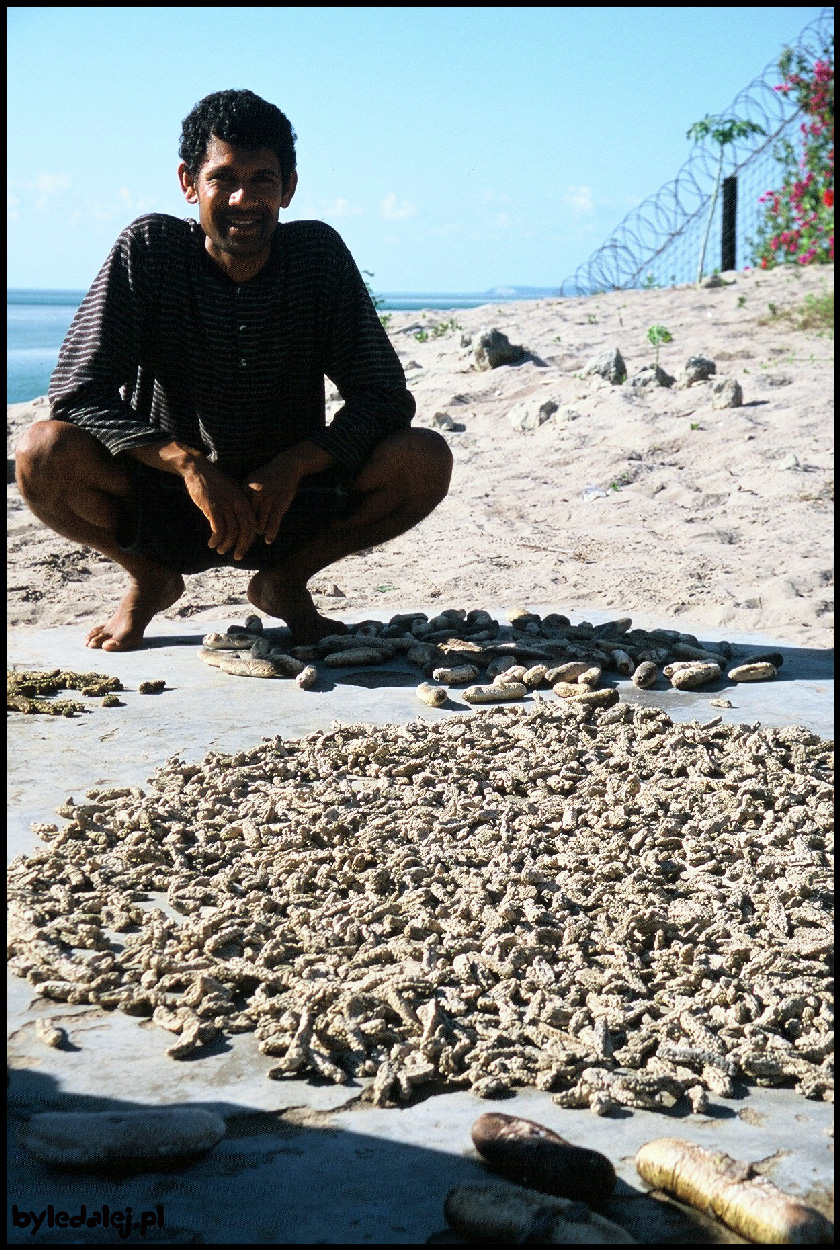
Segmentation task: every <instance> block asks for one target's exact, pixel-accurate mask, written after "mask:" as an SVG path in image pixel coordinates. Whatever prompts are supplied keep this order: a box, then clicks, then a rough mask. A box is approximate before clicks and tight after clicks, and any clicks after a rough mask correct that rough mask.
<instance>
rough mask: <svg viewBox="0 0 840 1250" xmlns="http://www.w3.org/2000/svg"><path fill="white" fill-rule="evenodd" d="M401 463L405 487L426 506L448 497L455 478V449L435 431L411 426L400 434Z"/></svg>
mask: <svg viewBox="0 0 840 1250" xmlns="http://www.w3.org/2000/svg"><path fill="white" fill-rule="evenodd" d="M397 437H398V439H399V443H398V445H397V448H396V450H397V451H398V463H399V468H400V477H401V478H402V485H403V489H404V490H405V491H406V494H407V495H408V497H409V498H410V499H412V500H414V501H415V502H416V503H417V504H418V505H419V506H421V507H423V508H427V509H430V508H433V507H435V506H436V505H437V504H439V503H440V501H441V500H442V499H443V498H445V496H446V493H447V491H448V490H449V481H450V478H451V477H452V464H453V460H452V452H451V451H450V450H449V445H448V443H447V442H446V439H445V438H443V437H442V436H441V435H440V434H438V433H437V432H436V431H435V430H422V429H411V430H406V431H405V432H404V434H402V435H398V436H397Z"/></svg>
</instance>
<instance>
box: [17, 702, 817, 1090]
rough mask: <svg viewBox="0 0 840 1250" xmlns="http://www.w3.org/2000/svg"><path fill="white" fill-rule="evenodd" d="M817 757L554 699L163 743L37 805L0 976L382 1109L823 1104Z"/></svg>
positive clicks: (798, 742) (726, 730) (813, 750)
mask: <svg viewBox="0 0 840 1250" xmlns="http://www.w3.org/2000/svg"><path fill="white" fill-rule="evenodd" d="M832 767H833V754H832V752H831V749H830V744H827V743H825V742H824V741H822V740H820V739H819V738H818V737H816V735H814V734H811V733H809V732H808V731H806V730H804V729H801V728H785V729H762V728H759V727H757V726H749V725H734V726H733V725H724V724H721V723H718V722H716V721H712V722H710V723H708V724H706V725H701V724H698V723H697V722H694V723H691V724H679V725H678V724H673V723H672V722H671V720H670V719H669V718H668V716H666V715H665V714H664V713H663V712H661V711H659V710H657V709H653V708H641V709H633V708H631V707H629V706H627V705H624V704H620V705H618V706H614V707H612V708H610V709H608V710H600V709H595V708H592V707H587V706H585V705H580V704H579V702H578V701H576V700H570V701H566V702H561V703H557V704H554V703H552V704H548V703H545V702H544V703H541V704H537V705H536V706H535V707H532V708H530V709H528V710H526V709H523V708H493V709H487V710H482V711H479V712H476V713H474V714H472V715H468V716H466V717H465V718H458V719H455V718H446V719H444V720H441V721H438V722H436V723H431V724H430V723H428V722H425V721H416V722H413V723H411V724H408V725H404V726H399V727H397V726H386V727H384V728H377V727H373V726H367V725H345V726H338V725H336V726H334V727H333V728H332V729H331V730H330V731H329V732H325V733H315V734H311V735H309V736H308V737H307V738H304V739H303V740H301V741H294V742H293V741H288V742H284V741H281V740H280V739H279V738H278V739H274V740H272V741H269V740H266V741H264V742H263V743H262V744H261V745H260V746H258V747H256V748H254V749H253V750H250V751H246V752H243V753H241V754H239V755H236V756H232V757H225V756H220V755H217V754H210V755H208V756H207V757H206V759H205V760H204V762H203V764H202V765H186V764H184V763H183V762H182V761H180V760H178V759H172V760H170V761H169V762H168V763H167V764H166V765H165V766H164V767H163V768H161V769H160V770H159V771H158V772H157V773H156V774H155V775H154V777H153V778H152V779H151V781H150V788H149V790H148V791H147V792H145V793H144V792H143V791H141V790H140V789H137V788H134V789H122V790H119V789H118V790H108V791H99V790H92V791H89V792H88V795H87V797H86V800H85V801H84V802H79V803H74V802H73V801H72V800H71V799H68V801H67V804H66V805H64V806H63V807H61V808H60V809H58V810H59V813H60V815H61V816H63V817H64V818H65V819H66V821H67V822H68V823H66V824H65V825H63V826H62V828H61V829H58V828H57V827H56V826H55V825H40V826H36V830H37V831H38V832H39V833H40V836H41V838H42V839H43V840H44V841H45V842H46V846H45V847H44V848H43V849H40V850H38V851H37V852H36V853H35V854H34V855H32V856H30V857H20V858H18V859H17V860H15V861H14V863H13V864H12V866H11V870H10V898H11V901H12V936H11V963H12V968H13V970H14V971H15V972H16V973H17V975H19V976H25V977H27V978H28V980H29V982H30V983H31V984H32V985H33V986H34V987H35V988H36V989H37V991H38V993H39V994H41V995H43V996H44V997H46V998H48V999H52V1000H55V1001H58V1002H69V1003H90V1004H93V1005H96V1006H99V1007H100V1008H105V1009H107V1010H113V1009H119V1010H122V1011H125V1012H128V1013H129V1014H133V1015H137V1016H141V1017H151V1018H152V1020H153V1022H154V1023H155V1024H157V1025H159V1026H160V1027H161V1028H163V1029H168V1030H170V1031H171V1032H172V1033H173V1034H176V1035H177V1037H176V1039H175V1041H174V1044H173V1045H172V1046H171V1047H170V1049H169V1052H168V1053H169V1054H170V1055H171V1056H172V1057H173V1058H175V1059H177V1058H181V1057H183V1056H185V1055H188V1054H191V1053H193V1052H195V1051H196V1050H198V1049H199V1048H200V1047H202V1046H204V1045H206V1044H207V1043H209V1042H211V1041H212V1040H213V1039H215V1038H216V1037H218V1036H219V1035H220V1034H232V1033H237V1032H245V1031H254V1032H256V1035H257V1037H258V1039H259V1047H260V1050H261V1051H262V1052H263V1053H265V1054H267V1055H270V1056H272V1057H274V1058H275V1059H276V1063H275V1065H274V1067H273V1068H272V1069H271V1071H270V1073H269V1075H271V1076H273V1077H275V1078H282V1077H284V1076H286V1075H292V1074H298V1075H304V1074H307V1073H311V1074H320V1075H321V1076H326V1077H328V1078H329V1079H331V1080H333V1081H336V1082H350V1081H352V1080H353V1079H354V1078H365V1077H367V1078H373V1080H372V1082H369V1093H368V1096H369V1097H371V1098H373V1100H374V1101H375V1102H377V1103H379V1104H380V1105H388V1104H391V1103H394V1102H400V1101H407V1100H409V1099H411V1098H412V1097H413V1096H415V1091H421V1092H422V1091H423V1089H426V1090H433V1089H440V1088H443V1087H446V1086H452V1085H457V1086H464V1085H467V1086H470V1087H471V1088H472V1089H473V1090H474V1091H475V1092H476V1093H478V1094H481V1095H485V1096H493V1095H495V1094H499V1093H502V1092H503V1091H504V1090H506V1089H508V1088H510V1087H512V1086H536V1087H537V1088H540V1089H543V1090H551V1091H554V1094H555V1098H556V1101H558V1102H559V1103H560V1104H561V1105H563V1106H586V1105H589V1106H591V1107H592V1109H593V1110H594V1111H596V1112H598V1113H604V1112H606V1111H609V1110H610V1109H612V1108H613V1107H615V1106H616V1105H625V1106H632V1107H646V1108H654V1109H655V1108H660V1109H664V1108H667V1107H670V1106H673V1105H675V1103H676V1102H677V1101H679V1100H680V1099H681V1098H682V1097H683V1095H687V1096H688V1097H689V1098H690V1100H691V1103H692V1105H693V1106H694V1107H695V1109H698V1110H699V1109H702V1107H704V1106H705V1105H706V1101H707V1099H708V1095H709V1094H710V1093H711V1094H712V1095H715V1096H717V1097H727V1096H729V1095H731V1094H732V1093H733V1092H735V1087H736V1086H737V1084H738V1083H740V1082H742V1081H746V1082H748V1083H751V1082H755V1083H758V1084H763V1085H794V1086H795V1087H796V1089H797V1090H799V1091H800V1092H801V1093H803V1094H805V1095H806V1096H807V1097H810V1098H819V1099H828V1098H830V1097H831V1090H832V1088H833V1084H832V1075H831V1067H830V1056H831V1053H832V1049H833V1045H832V1043H833V1033H832V1023H831V1021H832V1014H831V988H830V981H829V969H828V964H827V957H828V955H829V952H830V950H831V948H832V940H833V934H832V928H831V913H830V910H829V908H830V889H831V873H832V859H831V854H832V841H831V832H830V831H831V829H832V806H831V796H832V790H831V780H832V772H831V770H832ZM157 891H164V892H166V897H167V901H168V904H169V909H171V911H172V912H173V913H174V914H167V913H166V912H164V911H163V910H161V908H160V907H158V906H154V905H153V904H154V900H153V899H150V897H149V896H150V893H154V892H157ZM115 934H118V935H119V938H118V940H117V941H116V942H115V941H114V938H115Z"/></svg>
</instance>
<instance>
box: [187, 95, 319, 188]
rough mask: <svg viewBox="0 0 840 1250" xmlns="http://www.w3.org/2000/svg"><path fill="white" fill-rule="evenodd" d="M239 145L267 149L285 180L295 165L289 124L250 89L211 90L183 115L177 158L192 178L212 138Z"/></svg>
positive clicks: (202, 161)
mask: <svg viewBox="0 0 840 1250" xmlns="http://www.w3.org/2000/svg"><path fill="white" fill-rule="evenodd" d="M214 136H215V138H217V139H221V140H222V141H223V142H224V143H229V144H231V145H236V146H239V147H243V148H249V149H251V150H253V149H254V148H270V149H271V151H272V152H274V153H275V154H276V156H277V159H278V161H279V162H280V172H281V174H282V175H283V181H284V182H286V181H287V179H288V178H289V175H290V174H291V173H292V171H293V170H294V168H295V139H296V138H297V135H296V134H295V132H294V130H293V129H292V123H291V122H290V121H289V119H288V117H286V115H285V113H281V112H280V110H279V108H278V107H277V105H276V104H269V102H268V100H263V99H262V98H261V97H260V96H258V95H255V94H254V92H253V91H214V92H213V94H212V95H206V96H205V97H204V99H203V100H199V102H198V104H196V105H195V107H194V108H193V109H192V112H191V113H190V114H189V115H188V116H187V117H185V118H184V121H183V124H182V126H181V143H180V146H179V148H178V152H179V155H180V157H181V160H182V161H183V162H184V164H185V165H186V167H187V169H188V170H189V172H190V174H191V175H192V177H193V178H194V177H195V176H196V175H197V174H198V171H199V170H200V169H201V167H202V165H203V164H204V162H205V160H206V159H207V147H208V144H209V143H210V140H211V138H212V137H214Z"/></svg>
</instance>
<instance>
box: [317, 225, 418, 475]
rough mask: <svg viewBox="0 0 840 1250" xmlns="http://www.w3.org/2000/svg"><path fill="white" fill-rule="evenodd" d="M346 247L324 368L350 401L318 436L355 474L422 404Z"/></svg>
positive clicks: (346, 469) (329, 322)
mask: <svg viewBox="0 0 840 1250" xmlns="http://www.w3.org/2000/svg"><path fill="white" fill-rule="evenodd" d="M341 247H342V250H343V251H344V255H345V263H344V265H343V266H342V269H341V272H340V274H339V276H338V280H337V283H336V288H335V290H334V292H333V299H332V300H331V306H330V309H329V314H328V318H327V335H326V343H325V358H324V372H325V374H326V375H327V377H329V378H330V379H331V381H333V382H334V383H335V385H336V386H337V387H338V390H339V393H340V395H341V398H342V399H343V400H344V404H343V407H341V408H340V409H339V410H338V412H337V413H336V414H335V416H334V418H333V420H332V422H331V423H330V425H329V426H328V427H327V428H326V429H325V430H323V432H320V433H317V434H314V435H313V436H312V442H314V443H317V444H318V446H319V447H323V448H324V450H325V451H328V452H330V454H331V455H333V456H335V458H336V460H337V461H338V462H339V465H340V466H341V468H342V469H343V470H344V472H345V473H347V475H348V476H349V477H355V475H356V474H357V473H358V472H359V470H360V469H361V467H362V465H363V464H364V462H365V460H367V458H368V456H369V455H370V453H371V452H372V451H373V449H374V447H375V446H376V445H377V443H379V442H381V441H382V439H384V438H386V437H387V436H388V435H389V434H395V433H397V432H398V431H400V430H404V429H407V428H408V427H409V426H410V424H411V420H412V417H413V416H414V413H415V408H416V405H415V402H414V398H413V396H412V395H411V394H410V393H409V391H408V390H407V389H406V385H405V374H404V373H403V368H402V365H401V364H400V361H399V357H398V356H397V353H396V352H395V351H394V348H393V347H392V345H391V341H390V339H389V338H388V335H387V334H386V332H385V330H384V328H383V326H382V323H381V322H380V320H379V316H378V314H377V312H376V309H375V308H374V306H373V301H372V300H371V298H370V295H369V294H368V291H367V288H366V286H365V283H364V279H363V278H362V275H361V274H360V273H359V270H358V268H357V267H356V264H355V262H354V260H353V258H352V256H351V255H350V253H349V251H347V249H346V247H344V244H343V243H342V244H341Z"/></svg>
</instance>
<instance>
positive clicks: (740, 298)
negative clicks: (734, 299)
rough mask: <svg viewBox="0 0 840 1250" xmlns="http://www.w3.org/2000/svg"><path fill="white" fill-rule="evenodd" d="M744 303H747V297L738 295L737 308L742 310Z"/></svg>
mask: <svg viewBox="0 0 840 1250" xmlns="http://www.w3.org/2000/svg"><path fill="white" fill-rule="evenodd" d="M746 302H747V297H746V295H739V296H738V307H739V308H743V307H744V305H745V304H746Z"/></svg>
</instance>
